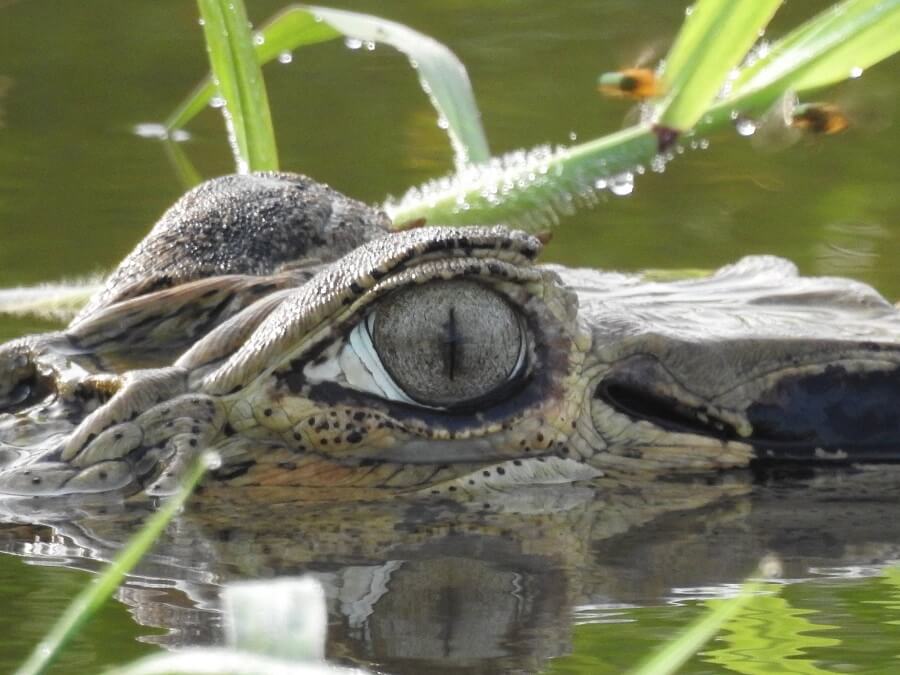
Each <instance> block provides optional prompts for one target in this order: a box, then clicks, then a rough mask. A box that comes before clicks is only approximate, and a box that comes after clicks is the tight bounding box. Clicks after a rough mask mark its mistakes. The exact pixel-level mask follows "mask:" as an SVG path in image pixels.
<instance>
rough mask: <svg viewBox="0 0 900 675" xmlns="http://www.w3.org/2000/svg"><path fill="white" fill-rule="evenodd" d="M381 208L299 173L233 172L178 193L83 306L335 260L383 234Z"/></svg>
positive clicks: (88, 308)
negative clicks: (197, 282) (208, 280)
mask: <svg viewBox="0 0 900 675" xmlns="http://www.w3.org/2000/svg"><path fill="white" fill-rule="evenodd" d="M389 225H390V220H389V219H388V217H387V216H386V215H385V214H384V213H383V212H381V211H378V210H376V209H373V208H371V207H369V206H366V205H365V204H363V203H361V202H358V201H356V200H354V199H350V198H349V197H346V196H344V195H342V194H341V193H339V192H337V191H335V190H332V189H331V188H330V187H328V186H327V185H323V184H321V183H317V182H316V181H314V180H312V179H310V178H307V177H306V176H301V175H298V174H290V173H278V172H266V173H255V174H250V175H231V176H223V177H221V178H215V179H213V180H211V181H207V182H206V183H203V184H201V185H199V186H197V187H196V188H194V189H193V190H191V191H190V192H188V193H187V194H185V195H184V196H183V197H182V198H181V199H179V200H178V201H177V202H176V203H175V205H174V206H172V207H171V208H170V209H169V210H168V211H167V212H166V213H165V214H163V216H162V218H160V220H159V222H158V223H157V224H156V225H155V226H154V228H153V230H152V231H151V232H150V234H148V235H147V237H146V238H145V239H144V240H143V241H142V242H141V243H140V244H138V246H137V248H135V250H134V251H132V253H131V254H129V255H128V257H127V258H125V260H123V261H122V263H121V264H120V265H119V267H118V268H117V269H116V270H115V271H114V272H113V273H112V274H111V275H110V277H109V278H108V279H107V281H106V284H105V287H104V289H103V290H102V291H100V292H99V293H98V294H97V295H96V296H94V297H93V298H92V299H91V301H90V302H89V303H88V305H87V306H86V307H85V308H84V309H83V310H82V311H81V313H80V314H79V316H78V319H84V318H86V317H88V316H89V315H90V314H92V313H94V312H96V311H97V310H98V309H100V308H101V307H105V306H108V305H110V304H113V303H115V302H119V301H122V300H126V299H129V298H133V297H137V296H139V295H145V294H147V293H153V292H156V291H160V290H164V289H166V288H171V287H175V286H178V285H181V284H184V283H187V282H190V281H195V280H197V279H203V278H207V277H213V276H220V275H231V274H237V275H260V276H263V275H270V274H274V273H276V272H278V271H279V270H281V269H282V268H284V267H285V266H286V265H290V266H292V267H293V268H298V267H303V266H304V264H305V262H306V261H309V263H310V264H317V263H322V262H330V261H332V260H336V259H337V258H340V257H341V256H343V255H345V254H346V253H348V252H350V251H351V250H353V249H354V248H356V247H357V246H359V245H361V244H363V243H365V242H367V241H369V240H371V239H374V238H377V237H380V236H383V235H385V234H386V233H387V231H388V227H389Z"/></svg>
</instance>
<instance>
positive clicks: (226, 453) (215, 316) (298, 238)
mask: <svg viewBox="0 0 900 675" xmlns="http://www.w3.org/2000/svg"><path fill="white" fill-rule="evenodd" d="M387 228H388V221H387V218H386V217H385V216H384V214H382V213H380V212H378V211H375V210H373V209H370V208H368V207H366V206H364V205H362V204H359V203H358V202H354V201H353V200H350V199H348V198H346V197H344V196H342V195H340V194H338V193H336V192H334V191H333V190H330V189H329V188H327V187H325V186H321V185H319V184H317V183H314V182H313V181H310V180H309V179H307V178H303V177H299V176H293V175H290V174H257V175H253V176H229V177H225V178H221V179H217V180H214V181H210V182H209V183H206V184H204V185H202V186H200V187H198V188H196V189H195V190H193V191H192V192H190V193H188V194H187V195H185V197H183V198H182V199H181V200H180V201H179V202H178V203H177V204H176V205H175V206H174V207H173V208H172V209H170V211H169V212H167V213H166V214H165V215H164V216H163V218H162V219H161V220H160V222H159V223H158V224H157V225H156V227H155V228H154V229H153V231H152V232H151V233H150V234H149V235H148V237H147V238H146V239H145V240H144V241H143V242H142V243H141V244H140V245H139V246H138V248H137V249H136V250H135V251H134V252H133V253H132V254H131V255H130V256H128V258H126V260H125V261H124V262H123V263H122V265H121V266H120V267H119V269H117V270H116V271H115V272H114V273H113V274H112V275H111V276H110V278H109V280H108V282H107V284H106V287H105V288H104V290H103V291H101V292H100V293H99V294H98V295H97V297H95V298H93V299H92V300H91V302H90V303H89V304H88V306H87V307H86V308H85V310H84V311H82V313H81V314H79V316H78V317H76V319H75V320H74V321H73V322H72V324H70V325H69V326H68V327H67V328H66V329H64V330H63V331H60V332H59V333H54V334H50V335H44V336H32V337H28V338H23V339H20V340H17V341H15V342H13V343H10V344H7V345H5V346H3V347H2V348H0V453H3V457H4V460H5V466H4V467H3V469H2V470H0V491H2V492H6V493H11V494H26V495H32V494H51V495H53V494H66V493H83V492H103V491H110V490H118V491H124V492H135V491H138V490H146V491H147V492H148V493H151V494H160V493H166V492H168V491H170V490H171V489H172V488H173V487H174V485H175V484H176V483H177V481H178V478H179V476H180V474H181V472H182V470H183V468H184V467H185V466H186V465H187V464H189V463H190V462H191V461H192V460H193V458H194V457H195V456H196V455H197V453H198V452H200V451H201V450H202V449H204V448H211V449H214V450H216V451H217V452H218V453H219V454H220V456H221V457H222V460H223V465H222V467H221V468H220V469H219V470H218V471H217V472H216V478H217V479H219V480H221V481H224V482H225V484H226V485H227V486H228V487H229V488H237V487H250V486H256V487H261V488H267V489H272V490H273V491H274V490H275V489H276V488H278V489H279V491H280V490H295V491H296V490H297V489H298V488H303V489H304V490H305V491H306V493H312V494H316V495H319V496H325V497H327V498H338V499H342V498H349V497H354V498H356V497H359V496H376V497H377V496H381V495H384V494H394V493H396V492H398V491H402V492H409V491H413V492H424V493H426V494H441V495H450V494H453V495H454V496H461V495H476V496H477V495H478V494H480V493H481V492H483V491H484V490H490V489H494V488H497V487H502V486H508V485H516V484H522V483H529V484H532V483H547V482H551V483H553V482H568V481H573V480H580V479H585V478H590V477H594V476H597V475H600V473H601V472H606V473H609V472H613V473H627V474H632V475H633V474H638V475H640V474H644V473H658V472H672V471H691V472H696V471H701V472H703V471H713V470H720V469H725V468H731V467H743V466H747V465H748V464H749V463H750V462H751V461H752V460H754V459H763V460H766V459H769V458H775V459H789V460H814V461H825V460H838V461H866V460H883V459H895V458H896V456H897V455H896V454H892V453H894V452H895V450H896V448H898V447H900V421H897V420H895V419H894V415H893V410H894V408H895V406H896V403H897V401H898V398H900V374H898V373H900V370H898V367H900V344H898V336H900V313H898V311H897V310H896V309H895V308H894V307H893V306H892V305H890V304H889V303H887V302H886V301H884V300H883V299H882V298H881V297H880V296H878V295H877V294H876V293H875V292H874V291H873V290H871V289H870V288H868V287H866V286H863V285H861V284H858V283H855V282H851V281H845V280H838V279H805V278H801V277H798V276H797V275H796V271H795V270H794V268H793V267H792V266H791V265H790V264H789V263H786V262H784V261H780V260H778V259H774V258H747V259H744V260H743V261H741V262H740V263H738V264H736V265H733V266H730V267H727V268H723V269H722V270H720V271H719V272H717V273H716V274H715V275H713V276H711V277H709V278H706V279H699V280H692V281H681V282H677V281H676V282H669V283H652V282H644V281H643V280H641V279H640V277H638V276H627V275H619V274H609V273H600V272H595V271H590V270H570V269H566V268H561V267H554V266H546V265H537V264H536V263H535V262H534V259H535V257H536V256H537V254H538V252H539V250H540V242H539V241H538V240H537V239H536V238H534V237H531V236H529V235H527V234H525V233H522V232H515V231H510V230H507V229H505V228H502V227H471V228H443V227H427V228H420V229H414V230H409V231H406V232H399V233H393V234H389V233H388V229H387ZM459 280H465V284H468V285H462V286H460V285H459V283H460V281H459ZM452 284H457V285H455V286H454V285H452ZM426 287H427V288H429V289H432V290H434V289H437V293H438V295H437V297H438V298H440V297H445V299H446V298H450V300H449V305H448V306H449V315H448V316H449V319H448V321H449V323H448V324H447V326H444V327H443V328H441V330H442V331H444V332H443V333H440V335H441V336H443V337H439V339H440V340H442V342H441V345H443V346H440V349H439V350H444V351H441V352H440V353H441V354H443V356H442V358H444V359H445V365H447V364H449V366H448V367H449V373H450V375H449V379H450V380H451V381H454V369H455V368H456V366H455V365H454V359H456V358H457V356H456V355H458V354H464V353H466V354H469V356H468V357H467V358H471V353H470V352H466V351H465V350H466V349H470V347H469V346H467V345H466V344H465V341H463V344H462V346H461V347H460V346H459V337H458V335H457V331H458V329H459V328H460V327H459V326H457V324H456V323H455V319H454V318H453V317H454V316H455V315H454V308H455V307H456V305H455V304H454V303H456V300H455V299H454V298H456V297H458V296H457V295H454V294H458V293H462V292H463V290H460V289H470V290H469V291H465V292H470V291H471V289H473V288H474V289H476V291H477V292H476V291H471V292H473V293H475V295H474V297H475V298H476V300H475V302H484V301H485V300H484V298H483V297H482V296H481V295H480V294H481V293H482V291H480V290H478V289H486V292H485V293H484V294H485V295H490V296H491V297H495V296H496V297H499V298H500V300H499V301H495V305H496V303H497V302H500V303H501V305H502V306H505V307H509V308H511V310H512V313H513V314H514V315H515V316H516V317H518V318H517V319H516V320H517V321H518V322H519V325H520V328H519V329H516V330H520V331H521V332H522V334H523V335H525V337H524V338H523V339H524V343H523V345H524V347H523V348H522V350H521V353H520V357H519V364H517V365H516V368H515V369H514V371H510V373H509V374H508V380H509V381H508V382H504V383H502V386H499V387H495V388H494V389H492V390H491V391H489V392H487V393H485V394H484V395H480V397H479V398H477V401H474V400H473V401H474V402H473V403H471V404H460V406H456V407H454V405H455V404H452V403H451V404H446V405H445V404H441V405H426V404H422V403H420V402H419V401H418V399H416V400H413V399H412V398H410V397H409V396H407V394H406V393H405V392H404V391H403V390H404V386H403V385H402V383H401V384H397V383H396V382H394V383H393V384H391V383H387V384H385V378H387V380H390V379H392V378H393V379H396V378H394V376H393V375H377V374H374V375H373V373H375V371H376V370H377V367H376V368H374V369H373V368H372V367H371V360H370V361H365V354H367V353H368V352H369V351H371V352H372V353H374V354H375V356H374V358H375V359H376V360H379V359H381V356H380V350H381V349H382V348H383V345H381V346H378V345H376V346H374V347H372V346H371V345H370V346H369V347H366V346H365V345H364V344H363V343H364V342H365V341H366V340H369V341H371V340H372V339H373V338H371V331H370V330H369V328H366V327H367V326H369V322H371V321H372V320H373V317H376V316H378V313H379V312H383V311H386V310H385V309H384V308H385V307H386V304H385V303H389V302H390V299H391V298H397V297H399V295H398V294H400V293H401V292H404V293H409V292H410V291H409V290H408V289H413V290H412V291H411V292H412V293H413V295H415V294H416V293H421V292H423V291H420V290H417V289H422V288H426ZM441 289H445V290H441ZM446 289H451V290H446ZM441 293H444V296H441V295H440V294H441ZM429 297H431V296H429ZM438 302H440V300H439V301H438ZM495 305H491V306H495ZM417 312H419V313H420V312H421V308H420V310H417ZM414 314H415V313H414ZM416 320H417V319H416V316H414V315H410V316H409V317H408V319H406V320H404V323H407V322H411V323H412V324H414V325H416V326H418V325H419V324H416V323H415V322H416ZM486 320H487V321H492V320H493V321H500V320H501V319H499V318H496V317H493V315H491V317H490V318H488V319H486ZM479 325H480V326H483V325H488V326H489V325H490V324H489V323H488V324H479ZM448 326H449V327H448ZM360 327H364V328H365V331H366V333H365V334H366V335H369V337H368V338H365V337H360V336H361V335H363V333H361V332H360V331H361V330H362V328H360ZM421 328H422V330H423V331H424V332H428V331H429V330H430V329H431V326H430V325H423V326H421ZM462 328H464V329H465V328H466V326H463V327H462ZM511 330H512V329H511ZM448 331H449V332H448ZM429 334H430V333H429ZM382 339H385V338H382ZM431 339H433V338H431V337H428V338H426V337H424V336H423V337H422V338H421V340H424V341H425V342H426V343H427V341H428V340H431ZM361 340H362V342H360V341H361ZM419 341H420V340H419V338H418V337H415V336H414V337H413V338H410V344H412V343H418V342H419ZM394 346H395V347H397V346H396V345H394ZM397 348H399V349H401V350H402V349H405V348H406V347H405V346H404V345H399V347H397ZM487 348H490V346H488V347H487ZM460 349H462V350H463V351H459V350H460ZM446 350H450V351H449V352H447V351H446ZM447 354H449V356H447ZM401 356H402V354H401ZM360 359H362V360H360ZM446 359H449V361H447V360H446ZM363 362H365V363H366V364H367V365H365V366H361V365H360V364H361V363H363ZM456 365H458V364H456ZM364 370H365V371H366V373H367V374H366V375H365V376H364V377H363V376H361V375H360V373H361V372H363V371H364ZM368 371H371V372H368ZM472 376H473V375H472V373H467V374H464V375H461V376H460V377H472ZM475 376H476V377H477V374H476V375H475ZM424 377H425V378H426V381H428V378H429V377H432V375H431V374H430V373H426V374H425V375H424ZM360 378H362V379H360ZM428 382H429V386H430V381H428ZM454 382H455V381H454ZM457 384H459V383H458V382H455V384H454V386H456V385H457ZM398 392H399V393H398ZM4 410H5V414H4V413H3V412H2V411H4Z"/></svg>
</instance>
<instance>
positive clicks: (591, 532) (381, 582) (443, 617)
mask: <svg viewBox="0 0 900 675" xmlns="http://www.w3.org/2000/svg"><path fill="white" fill-rule="evenodd" d="M746 478H749V475H748V474H736V475H731V476H729V477H728V479H727V480H725V481H724V482H720V483H718V484H717V483H716V482H715V481H708V480H687V479H680V480H657V481H647V480H640V481H637V482H635V483H633V484H630V485H629V484H628V483H627V482H623V481H620V480H610V479H607V478H603V479H597V480H594V481H590V482H584V483H580V484H578V485H574V486H572V485H556V486H539V487H523V488H518V489H516V490H511V491H496V492H495V493H494V495H493V497H492V503H490V504H485V503H481V502H478V503H474V502H467V501H464V500H449V499H443V498H441V499H433V498H426V499H422V498H413V499H404V500H400V499H395V500H390V501H388V500H380V501H376V502H347V501H342V502H336V501H332V502H327V503H307V504H298V503H296V502H293V501H284V502H281V501H276V502H272V501H269V500H266V499H263V498H262V494H261V493H260V494H258V495H257V497H259V498H258V499H250V500H248V499H246V498H244V496H242V495H239V494H237V493H236V492H235V491H234V490H227V491H219V492H218V493H217V494H205V495H202V496H201V497H202V498H201V499H198V500H195V501H194V502H192V503H191V505H190V508H189V509H188V511H187V512H186V513H184V514H182V515H181V516H179V518H178V520H177V521H176V523H175V526H174V527H172V528H170V529H169V531H168V532H167V533H166V535H165V537H164V539H163V540H162V541H161V542H160V543H159V544H158V546H157V547H156V548H155V550H154V553H153V555H151V556H150V557H148V558H147V559H146V560H145V561H143V563H142V565H141V567H140V568H139V570H138V573H139V575H138V576H137V578H135V579H133V580H132V582H130V583H129V584H128V585H127V586H126V587H124V588H123V589H122V591H120V595H119V597H120V599H121V600H123V601H124V602H126V603H127V604H129V605H131V606H132V607H133V614H134V616H135V618H136V620H137V621H138V622H140V623H142V624H145V625H148V626H161V627H165V628H169V629H171V631H172V633H171V634H170V635H167V636H164V637H163V638H161V640H162V641H163V642H165V643H167V644H169V645H172V646H175V645H193V644H196V643H198V642H199V643H205V642H215V641H217V640H219V639H220V632H219V626H218V614H217V613H216V611H215V608H216V606H217V597H218V586H219V584H221V583H223V582H224V581H227V580H229V579H235V578H246V577H251V578H261V577H262V578H265V577H270V576H275V575H283V574H302V573H312V574H314V575H315V576H316V577H317V578H318V579H319V580H320V581H322V583H323V584H324V585H325V588H326V592H327V594H328V598H329V613H330V619H329V636H330V637H329V654H330V656H331V658H337V659H345V660H349V661H354V662H362V663H364V664H368V665H375V666H380V667H382V668H383V669H384V670H385V671H386V672H392V673H422V672H429V673H430V672H456V673H460V672H473V673H476V672H477V673H508V672H542V671H543V670H544V669H545V667H546V665H547V663H546V660H547V659H548V658H551V657H555V656H560V655H563V654H566V653H569V652H570V651H571V650H572V632H573V630H575V629H574V628H573V623H574V621H573V612H575V611H577V610H579V608H580V612H581V614H582V617H581V618H582V620H585V618H590V616H591V615H594V619H595V620H596V618H597V616H596V615H597V614H602V613H603V612H604V611H606V612H607V613H608V614H610V615H611V616H610V617H609V618H608V619H607V620H617V619H618V620H628V619H629V615H628V611H627V610H624V613H623V610H621V609H617V608H620V607H621V606H622V604H623V603H625V604H628V603H634V604H638V605H646V604H658V603H660V602H661V601H662V600H663V599H668V598H671V597H672V596H671V592H672V589H673V588H681V589H685V588H695V589H696V588H698V587H699V588H709V589H714V588H715V587H717V586H720V585H721V584H733V583H735V582H738V581H740V580H741V579H742V578H743V577H744V576H745V575H746V574H748V573H750V572H751V570H752V569H753V568H754V566H755V565H756V563H757V562H758V561H759V560H760V558H761V557H762V556H763V555H765V554H767V553H774V554H777V555H778V556H779V557H780V558H781V560H782V563H783V565H784V568H785V575H786V576H788V577H791V578H794V579H797V578H802V577H809V576H810V574H811V568H813V567H815V568H818V569H819V573H821V571H822V570H823V568H834V567H838V566H847V565H872V564H881V563H885V562H888V561H890V560H893V559H896V558H897V557H898V554H900V521H898V519H897V518H895V517H894V512H895V510H896V504H895V501H896V500H895V497H894V496H893V495H895V494H896V492H897V489H898V487H900V471H885V470H883V469H879V470H878V471H847V470H840V471H832V472H819V474H818V475H815V476H806V477H803V476H798V475H793V476H792V477H791V480H790V481H785V480H783V479H779V480H777V481H775V482H774V483H772V484H769V485H764V484H760V482H759V481H758V480H757V482H756V485H755V486H753V487H752V493H751V485H750V483H749V481H745V480H744V479H746ZM60 499H65V500H68V501H59V500H60ZM72 499H73V498H55V499H50V500H48V501H46V502H45V501H44V500H42V499H37V500H35V499H32V498H28V499H27V500H26V501H27V505H28V509H31V510H30V512H29V513H28V515H27V519H28V520H30V521H31V522H34V521H35V520H38V521H41V522H44V523H47V524H49V525H50V526H51V527H52V528H53V530H52V531H51V530H49V529H48V528H47V526H30V527H26V526H23V525H18V526H15V527H14V526H6V527H3V528H0V549H3V550H7V551H11V552H17V553H24V554H26V555H28V556H29V557H31V558H33V559H34V558H37V559H38V560H41V559H43V560H46V561H47V562H49V563H50V564H59V563H60V561H63V562H65V563H66V564H68V565H70V566H76V567H78V566H85V567H89V568H91V569H95V568H96V563H95V562H93V561H89V560H87V559H96V558H100V559H108V557H109V556H110V555H112V553H114V552H115V551H116V550H117V549H118V548H119V546H120V545H121V542H123V541H124V540H125V539H126V538H127V537H128V535H129V532H131V531H132V530H133V529H134V527H137V526H139V525H140V523H141V520H142V518H143V517H144V516H145V515H146V514H147V512H148V508H149V507H148V506H147V505H142V504H140V503H137V502H135V500H134V498H132V499H130V500H127V501H125V502H122V501H121V500H120V501H119V502H116V501H110V500H109V498H108V497H104V498H103V501H102V505H103V509H105V511H103V509H101V508H99V504H93V505H84V504H82V503H81V502H78V501H76V502H72V501H71V500H72ZM78 499H83V497H79V498H78ZM0 504H2V502H0ZM6 507H7V509H8V510H9V511H11V516H12V517H13V518H19V519H23V518H26V516H25V514H24V511H25V510H26V509H19V508H16V506H15V505H13V504H8V503H7V504H6ZM51 536H53V538H52V539H51ZM36 537H39V539H40V541H41V542H44V543H42V544H35V543H34V542H35V538H36ZM50 541H52V542H54V543H52V544H48V543H46V542H50ZM695 592H696V591H695ZM720 592H721V591H720ZM681 597H684V596H681ZM617 635H621V633H617ZM157 639H160V638H157ZM619 647H620V645H618V644H615V643H613V644H609V645H608V649H609V650H610V652H611V653H614V652H615V651H616V650H617V649H619ZM635 658H636V656H635ZM619 662H620V663H622V664H623V665H627V659H625V660H624V661H622V660H620V661H619Z"/></svg>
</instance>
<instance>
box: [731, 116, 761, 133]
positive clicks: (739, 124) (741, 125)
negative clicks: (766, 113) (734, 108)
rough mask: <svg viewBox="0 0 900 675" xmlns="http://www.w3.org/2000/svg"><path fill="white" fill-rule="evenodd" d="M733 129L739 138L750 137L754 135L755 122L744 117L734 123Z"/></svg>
mask: <svg viewBox="0 0 900 675" xmlns="http://www.w3.org/2000/svg"><path fill="white" fill-rule="evenodd" d="M734 128H735V129H736V130H737V132H738V134H739V135H741V136H752V135H753V134H755V133H756V122H754V121H753V120H751V119H747V118H746V117H740V118H738V120H737V121H736V122H735V124H734Z"/></svg>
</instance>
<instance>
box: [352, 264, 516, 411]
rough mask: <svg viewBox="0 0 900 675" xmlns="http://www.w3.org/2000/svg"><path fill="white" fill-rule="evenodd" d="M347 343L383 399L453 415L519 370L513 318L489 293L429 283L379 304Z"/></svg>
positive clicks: (473, 286)
mask: <svg viewBox="0 0 900 675" xmlns="http://www.w3.org/2000/svg"><path fill="white" fill-rule="evenodd" d="M350 344H351V346H352V348H353V351H354V352H355V354H356V356H357V357H358V358H359V360H360V362H361V364H362V365H363V366H364V367H365V369H366V370H367V371H368V372H369V373H370V374H371V376H372V378H373V379H374V380H375V382H376V383H377V384H378V387H379V389H381V391H382V392H383V393H384V394H385V396H386V397H388V398H391V399H394V400H400V401H403V402H406V403H412V404H418V405H422V406H427V407H430V408H443V409H453V408H458V407H467V406H471V405H473V404H476V403H479V402H482V401H486V400H487V399H489V398H491V397H492V395H495V394H499V393H500V392H502V391H504V390H505V388H506V387H507V386H508V385H510V384H512V383H514V382H515V381H516V380H517V379H518V376H519V375H521V374H522V373H523V372H524V370H525V369H526V360H527V358H526V357H527V353H528V331H527V328H526V327H525V322H524V320H523V318H522V316H521V313H520V312H519V311H518V310H516V309H515V308H513V306H512V305H511V304H510V303H509V302H508V301H507V300H506V299H505V298H504V297H503V296H502V295H500V294H499V293H497V292H496V291H494V290H492V289H490V288H489V287H487V286H485V285H482V284H479V283H476V282H473V281H465V280H451V281H432V282H429V283H427V284H423V285H421V286H412V287H408V288H404V289H402V290H398V291H396V292H394V293H392V294H390V295H389V296H386V297H385V298H384V299H383V300H381V301H379V302H378V304H377V305H376V306H375V308H374V310H373V311H372V312H371V313H370V314H369V315H368V317H367V318H366V320H365V321H364V322H362V323H361V324H360V325H359V326H357V328H356V329H355V330H354V331H353V333H352V334H351V336H350Z"/></svg>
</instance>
